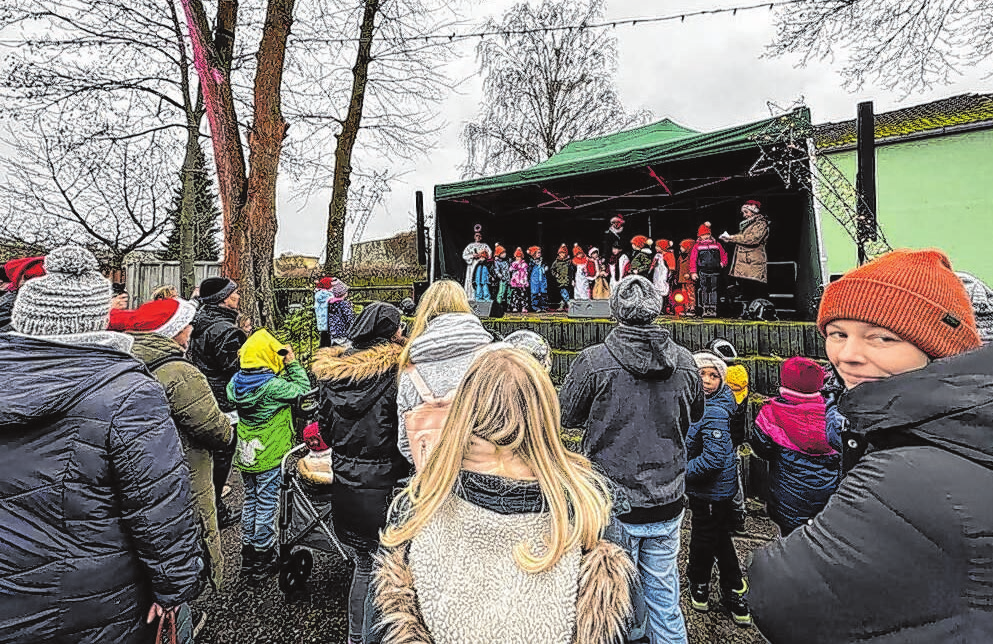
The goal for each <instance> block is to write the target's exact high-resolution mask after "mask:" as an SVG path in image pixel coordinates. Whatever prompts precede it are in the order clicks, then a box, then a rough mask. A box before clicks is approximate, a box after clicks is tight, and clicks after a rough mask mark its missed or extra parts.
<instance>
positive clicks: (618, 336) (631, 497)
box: [559, 325, 704, 523]
mask: <svg viewBox="0 0 993 644" xmlns="http://www.w3.org/2000/svg"><path fill="white" fill-rule="evenodd" d="M559 402H560V404H561V407H562V425H563V426H564V427H573V428H583V429H584V432H583V453H584V454H586V455H587V456H588V457H589V458H590V460H592V461H593V462H594V463H595V464H596V465H597V466H598V467H599V468H600V469H601V470H602V471H603V473H604V474H605V475H606V476H607V477H608V478H609V479H610V480H611V481H613V482H614V483H615V484H616V485H617V486H618V487H619V490H618V493H619V494H618V498H617V499H616V500H615V502H616V508H615V509H616V511H617V513H618V514H619V515H623V516H621V519H622V520H623V521H626V522H629V523H652V522H655V521H664V520H667V519H671V518H674V517H675V516H677V515H678V514H679V512H680V510H681V509H682V507H683V494H684V492H685V488H686V451H685V446H684V443H683V440H684V438H685V436H686V432H687V430H688V429H689V426H690V423H692V422H696V421H697V420H700V418H702V417H703V408H704V398H703V385H702V384H701V383H700V375H699V372H698V371H697V367H696V363H695V362H694V361H693V355H692V354H691V353H690V352H689V351H688V350H686V349H684V348H683V347H681V346H679V345H678V344H676V343H675V342H673V340H672V337H671V336H670V334H669V331H668V330H666V329H663V328H662V327H659V326H656V325H650V326H624V325H621V326H618V327H617V328H616V329H614V330H613V331H611V332H610V334H609V335H608V336H607V338H606V340H605V341H604V343H603V344H598V345H595V346H592V347H590V348H588V349H586V350H585V351H583V352H582V353H581V354H579V357H578V358H577V359H576V361H575V362H573V363H572V368H571V369H570V370H569V375H568V376H567V377H566V380H565V384H563V385H562V390H561V391H560V392H559Z"/></svg>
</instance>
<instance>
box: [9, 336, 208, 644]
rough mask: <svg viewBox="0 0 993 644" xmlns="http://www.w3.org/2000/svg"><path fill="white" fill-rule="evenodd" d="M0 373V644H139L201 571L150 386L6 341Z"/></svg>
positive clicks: (107, 352) (189, 593) (133, 363)
mask: <svg viewBox="0 0 993 644" xmlns="http://www.w3.org/2000/svg"><path fill="white" fill-rule="evenodd" d="M94 335H98V334H94ZM99 335H101V336H104V337H107V336H111V337H113V336H118V335H119V334H111V333H102V334H99ZM121 337H124V336H121ZM124 346H126V345H122V348H123V347H124ZM0 373H2V374H3V380H4V386H3V387H2V388H0V472H2V474H0V544H2V546H0V550H2V555H0V641H2V642H19V643H25V644H27V643H29V642H30V643H31V644H43V643H44V644H55V643H56V642H58V643H64V642H74V643H77V642H93V643H100V644H108V643H115V644H116V643H129V644H130V643H135V644H138V643H139V642H140V643H142V644H147V643H148V642H150V641H152V640H153V639H154V631H152V632H151V633H150V632H149V627H147V626H146V625H145V616H146V614H147V613H148V609H149V606H150V605H151V604H152V602H153V601H154V602H157V603H159V604H160V605H162V606H164V607H172V606H176V605H178V604H180V603H182V602H185V601H189V600H191V599H193V598H195V597H196V596H197V594H198V593H199V591H200V588H201V584H202V581H201V578H200V575H201V571H202V569H203V558H202V553H201V545H200V538H199V534H198V530H197V528H196V527H195V523H194V519H193V511H192V507H191V500H190V474H189V470H187V468H186V464H185V462H184V460H183V450H182V447H181V445H180V442H179V436H178V434H177V433H176V426H175V425H174V424H173V422H172V419H171V418H170V415H169V405H168V403H167V402H166V399H165V394H164V392H163V390H162V387H161V385H159V384H158V383H157V382H156V381H155V380H154V379H153V378H152V377H151V376H149V375H148V373H147V372H146V371H145V369H144V367H142V365H141V363H139V362H138V361H137V360H135V359H134V358H132V357H131V356H129V355H127V354H125V353H122V352H120V351H117V350H114V349H110V348H103V347H98V346H78V345H77V346H69V345H63V344H57V343H54V342H47V341H43V340H40V339H37V338H28V337H23V336H20V335H16V334H2V335H0Z"/></svg>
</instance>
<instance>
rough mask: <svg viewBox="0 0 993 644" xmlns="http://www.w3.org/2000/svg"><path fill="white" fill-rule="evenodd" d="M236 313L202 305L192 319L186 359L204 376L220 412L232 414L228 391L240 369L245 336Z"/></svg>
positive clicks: (232, 409)
mask: <svg viewBox="0 0 993 644" xmlns="http://www.w3.org/2000/svg"><path fill="white" fill-rule="evenodd" d="M237 321H238V311H235V310H234V309H228V308H225V307H223V306H219V305H217V304H204V305H203V306H202V307H200V310H199V311H197V314H196V316H195V317H194V318H193V332H192V333H191V334H190V347H189V349H188V350H187V351H186V357H187V359H188V360H189V361H190V362H192V363H193V364H194V366H196V368H197V369H199V370H200V371H201V372H202V373H203V375H205V376H207V382H208V383H209V384H210V390H211V391H212V392H214V398H215V399H217V406H218V407H220V408H221V411H224V412H229V411H234V403H232V402H230V401H229V400H228V393H227V387H228V383H229V382H230V381H231V378H233V377H234V374H236V373H238V369H239V367H240V364H239V361H238V350H239V349H241V345H243V344H245V340H246V339H247V338H246V337H245V332H244V331H242V330H241V329H239V328H238V326H237V324H235V323H236V322H237Z"/></svg>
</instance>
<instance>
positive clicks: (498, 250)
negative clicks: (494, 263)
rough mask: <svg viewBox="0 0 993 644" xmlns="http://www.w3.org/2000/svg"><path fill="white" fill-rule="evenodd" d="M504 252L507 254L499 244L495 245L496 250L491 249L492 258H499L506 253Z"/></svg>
mask: <svg viewBox="0 0 993 644" xmlns="http://www.w3.org/2000/svg"><path fill="white" fill-rule="evenodd" d="M506 252H507V249H506V248H504V247H503V246H501V245H500V244H497V245H496V248H494V249H493V256H494V257H499V256H500V255H502V254H503V253H506Z"/></svg>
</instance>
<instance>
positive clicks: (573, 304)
mask: <svg viewBox="0 0 993 644" xmlns="http://www.w3.org/2000/svg"><path fill="white" fill-rule="evenodd" d="M569 317H571V318H609V317H610V300H570V301H569Z"/></svg>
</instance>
